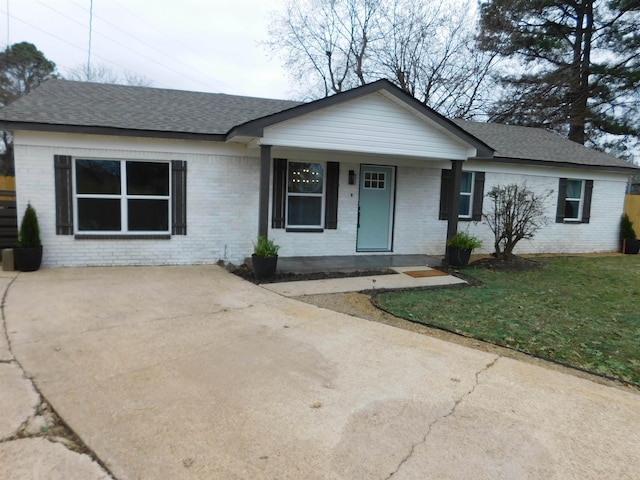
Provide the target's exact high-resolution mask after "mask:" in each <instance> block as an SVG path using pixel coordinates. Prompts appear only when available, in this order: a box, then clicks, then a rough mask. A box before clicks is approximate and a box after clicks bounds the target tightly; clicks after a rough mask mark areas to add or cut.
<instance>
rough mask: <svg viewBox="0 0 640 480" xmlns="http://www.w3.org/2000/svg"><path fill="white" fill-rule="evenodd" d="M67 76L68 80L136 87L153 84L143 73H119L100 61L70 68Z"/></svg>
mask: <svg viewBox="0 0 640 480" xmlns="http://www.w3.org/2000/svg"><path fill="white" fill-rule="evenodd" d="M65 77H66V78H67V79H68V80H77V81H80V82H95V83H111V84H120V85H132V86H136V87H150V86H151V85H152V84H153V82H152V81H151V80H150V79H148V78H147V77H145V76H143V75H137V74H135V73H132V72H129V71H125V72H124V73H123V74H119V73H118V72H117V71H115V70H113V69H112V68H110V67H107V66H106V65H104V64H100V63H98V64H92V65H91V66H89V65H88V64H86V63H84V64H82V65H79V66H77V67H76V68H74V69H72V70H69V71H68V72H67V74H66V75H65Z"/></svg>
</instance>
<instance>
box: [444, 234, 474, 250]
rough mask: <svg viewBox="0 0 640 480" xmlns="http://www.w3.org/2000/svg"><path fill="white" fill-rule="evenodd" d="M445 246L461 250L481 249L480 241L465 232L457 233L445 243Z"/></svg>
mask: <svg viewBox="0 0 640 480" xmlns="http://www.w3.org/2000/svg"><path fill="white" fill-rule="evenodd" d="M447 246H449V247H455V248H460V249H462V250H473V249H475V248H480V247H482V240H480V239H479V238H477V237H474V236H473V235H469V234H468V233H467V232H458V233H456V234H455V235H454V236H453V237H451V238H450V239H449V240H448V241H447Z"/></svg>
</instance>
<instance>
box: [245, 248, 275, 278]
mask: <svg viewBox="0 0 640 480" xmlns="http://www.w3.org/2000/svg"><path fill="white" fill-rule="evenodd" d="M277 265H278V257H277V256H275V257H258V256H257V255H256V254H255V253H254V254H253V255H251V266H252V268H253V276H254V277H255V278H256V279H258V280H261V279H264V278H271V277H273V276H274V275H275V274H276V267H277Z"/></svg>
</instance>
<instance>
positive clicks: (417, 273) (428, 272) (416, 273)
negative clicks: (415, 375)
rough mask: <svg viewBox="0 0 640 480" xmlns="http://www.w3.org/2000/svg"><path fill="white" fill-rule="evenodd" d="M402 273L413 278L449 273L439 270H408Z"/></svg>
mask: <svg viewBox="0 0 640 480" xmlns="http://www.w3.org/2000/svg"><path fill="white" fill-rule="evenodd" d="M403 273H405V274H407V275H409V276H410V277H413V278H425V277H445V276H447V275H449V274H448V273H446V272H441V271H440V270H410V271H408V272H403Z"/></svg>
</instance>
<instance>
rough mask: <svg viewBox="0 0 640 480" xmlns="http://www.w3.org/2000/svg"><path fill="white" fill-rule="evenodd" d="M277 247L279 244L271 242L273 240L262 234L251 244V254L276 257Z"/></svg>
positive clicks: (278, 247)
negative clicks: (256, 241)
mask: <svg viewBox="0 0 640 480" xmlns="http://www.w3.org/2000/svg"><path fill="white" fill-rule="evenodd" d="M279 249H280V246H279V245H276V244H275V243H273V240H267V238H266V237H263V236H262V235H260V236H259V237H258V243H254V244H253V254H254V255H255V256H256V257H265V258H266V257H277V256H278V250H279Z"/></svg>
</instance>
